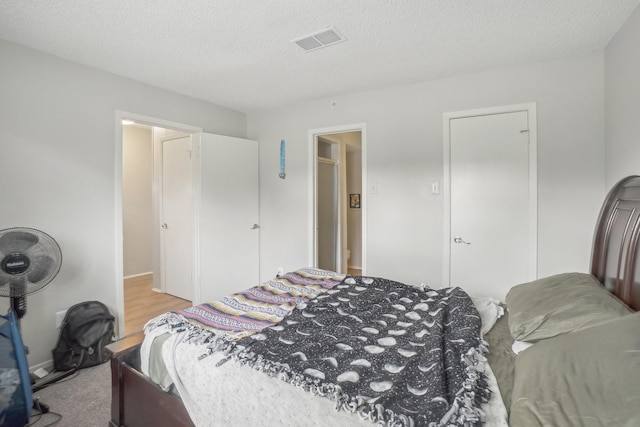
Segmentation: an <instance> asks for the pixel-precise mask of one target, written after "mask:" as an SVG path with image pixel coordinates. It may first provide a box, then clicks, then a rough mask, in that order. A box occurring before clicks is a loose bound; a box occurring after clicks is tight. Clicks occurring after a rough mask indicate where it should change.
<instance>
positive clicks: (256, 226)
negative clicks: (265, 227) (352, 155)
mask: <svg viewBox="0 0 640 427" xmlns="http://www.w3.org/2000/svg"><path fill="white" fill-rule="evenodd" d="M258 228H260V226H259V225H258V224H253V227H251V229H252V230H257V229H258Z"/></svg>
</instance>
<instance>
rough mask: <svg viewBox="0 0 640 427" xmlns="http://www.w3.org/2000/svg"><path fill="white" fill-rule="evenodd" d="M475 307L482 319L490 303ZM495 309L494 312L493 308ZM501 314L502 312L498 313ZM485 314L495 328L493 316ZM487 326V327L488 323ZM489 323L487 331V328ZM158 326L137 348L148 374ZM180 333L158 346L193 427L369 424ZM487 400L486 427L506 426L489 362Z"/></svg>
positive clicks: (487, 320) (143, 369)
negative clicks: (209, 350)
mask: <svg viewBox="0 0 640 427" xmlns="http://www.w3.org/2000/svg"><path fill="white" fill-rule="evenodd" d="M474 303H476V306H479V307H478V308H479V311H481V313H480V314H481V317H483V316H482V315H483V313H482V311H483V310H484V309H485V308H489V309H492V310H493V308H491V307H489V306H490V304H487V307H481V306H482V304H478V301H477V300H475V299H474ZM494 311H495V310H494ZM499 314H501V313H499ZM499 314H495V315H490V316H484V318H483V321H485V319H486V323H489V324H490V325H491V326H493V323H494V322H495V318H496V316H499ZM487 326H489V325H487ZM491 326H489V327H488V328H487V329H490V328H491ZM162 333H163V331H162V329H161V328H160V329H156V330H154V331H152V332H151V333H148V334H147V336H146V337H145V341H144V343H143V346H142V348H141V360H142V371H143V373H145V374H146V375H149V353H150V346H151V342H152V341H153V339H154V338H155V337H156V336H158V335H159V334H162ZM182 341H183V334H182V333H176V334H173V335H171V336H170V337H169V338H168V339H167V340H166V341H165V342H164V344H163V345H162V359H163V361H164V364H165V367H166V369H167V371H168V374H169V375H170V377H171V380H172V382H173V384H174V385H175V387H176V390H177V391H178V392H179V394H180V396H181V398H182V401H183V402H184V405H185V407H186V409H187V411H188V413H189V415H190V416H191V419H192V420H193V422H194V424H195V425H196V426H197V427H207V426H249V425H251V426H265V427H266V426H275V425H277V426H283V427H288V426H290V427H294V426H295V427H299V426H323V427H324V426H328V425H330V426H345V427H346V426H356V425H362V426H371V425H372V424H371V423H370V422H368V421H364V420H361V419H359V418H358V417H357V416H356V415H354V414H350V413H346V412H342V411H340V412H337V411H336V410H335V404H334V402H332V401H331V400H329V399H326V398H320V397H317V396H314V395H312V394H310V393H306V392H303V391H301V390H297V389H296V387H294V386H292V385H290V384H288V383H286V382H284V381H281V380H279V379H277V378H271V377H269V376H268V375H265V374H264V373H261V372H259V371H256V370H254V369H250V368H247V367H244V366H240V365H239V364H238V363H236V362H234V361H232V360H230V361H228V362H226V363H224V364H222V365H221V366H216V364H217V363H218V362H219V361H220V360H221V359H222V357H223V356H222V354H221V353H214V354H213V355H211V356H208V357H206V358H204V359H201V360H198V358H199V357H200V356H201V355H202V354H204V353H205V352H206V345H195V344H186V343H183V342H182ZM487 368H488V369H487V372H486V374H487V381H488V384H489V387H490V389H491V392H492V397H491V400H490V401H489V402H488V404H486V405H485V406H484V407H483V408H482V409H483V411H484V412H485V414H486V422H485V425H486V426H489V427H503V426H504V427H508V423H507V411H506V408H505V406H504V404H503V402H502V399H501V398H500V391H499V389H498V384H497V382H496V378H495V375H494V374H493V372H492V371H491V368H490V367H489V365H488V364H487Z"/></svg>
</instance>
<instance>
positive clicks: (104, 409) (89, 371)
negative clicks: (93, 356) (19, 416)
mask: <svg viewBox="0 0 640 427" xmlns="http://www.w3.org/2000/svg"><path fill="white" fill-rule="evenodd" d="M33 397H34V400H35V399H36V398H39V400H40V401H41V402H43V403H45V404H46V405H48V406H49V411H50V412H49V413H46V414H42V415H37V411H34V415H33V416H32V417H31V420H30V424H28V426H30V427H31V426H33V427H46V426H49V425H55V426H56V427H94V426H95V427H106V426H108V425H109V420H110V419H111V414H110V413H111V369H110V364H109V363H108V362H107V363H103V364H102V365H97V366H92V367H90V368H84V369H80V370H79V371H78V372H76V373H74V374H73V375H72V376H69V377H67V378H65V379H63V380H60V381H59V382H57V383H54V384H51V385H49V386H47V387H45V388H43V389H42V390H39V391H37V392H36V393H34V394H33ZM58 419H59V421H57V422H56V420H58Z"/></svg>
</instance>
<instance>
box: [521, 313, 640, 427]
mask: <svg viewBox="0 0 640 427" xmlns="http://www.w3.org/2000/svg"><path fill="white" fill-rule="evenodd" d="M639 368H640V313H636V314H632V315H629V316H624V317H621V318H618V319H616V320H613V321H609V322H607V323H604V324H601V325H598V326H594V327H591V328H589V329H584V330H582V331H579V332H575V333H571V334H566V335H563V336H561V337H556V338H551V339H549V340H545V341H541V342H539V343H537V344H535V345H533V346H531V347H529V348H528V349H526V350H524V351H522V352H521V353H519V354H518V357H517V358H516V368H515V378H514V385H513V393H512V399H511V411H510V415H509V425H511V426H517V427H529V426H536V427H538V426H554V427H568V426H576V427H577V426H581V427H583V426H584V427H591V426H594V427H595V426H627V427H631V426H640V369H639Z"/></svg>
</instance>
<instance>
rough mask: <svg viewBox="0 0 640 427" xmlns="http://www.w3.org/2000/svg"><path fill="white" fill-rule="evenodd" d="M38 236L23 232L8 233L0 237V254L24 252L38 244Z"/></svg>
mask: <svg viewBox="0 0 640 427" xmlns="http://www.w3.org/2000/svg"><path fill="white" fill-rule="evenodd" d="M38 240H39V239H38V236H36V235H34V234H32V233H27V232H25V231H9V232H7V233H6V234H3V235H2V236H0V252H2V253H3V254H10V253H13V252H25V251H27V250H29V248H31V247H32V246H33V245H35V244H36V243H38Z"/></svg>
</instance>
